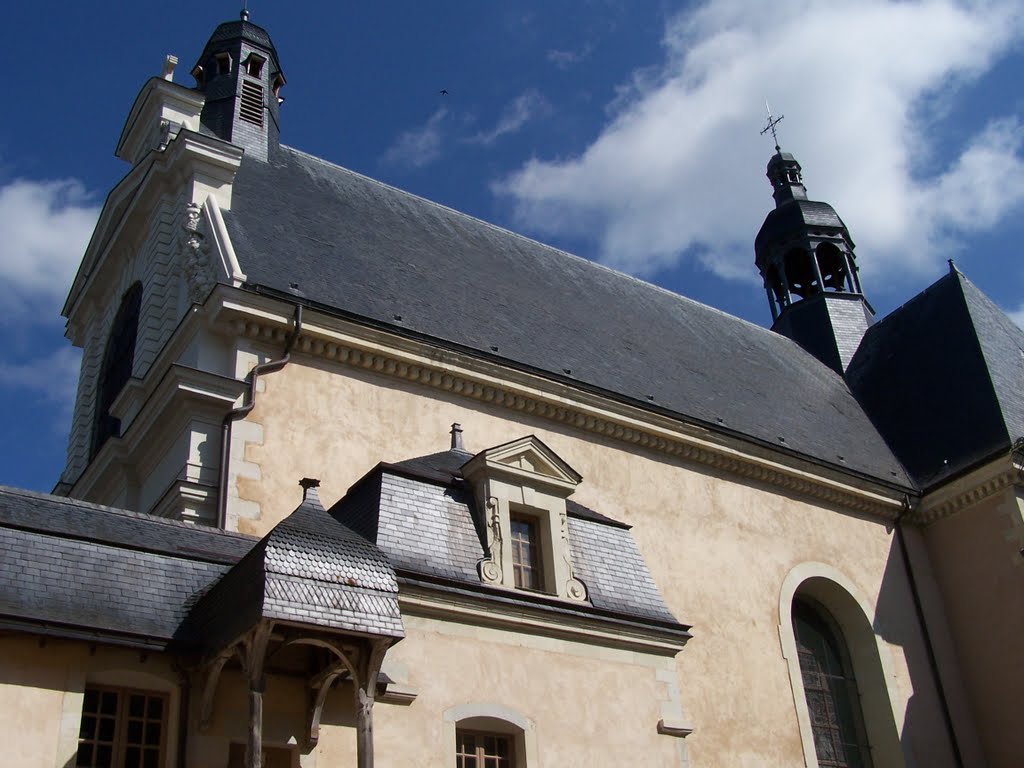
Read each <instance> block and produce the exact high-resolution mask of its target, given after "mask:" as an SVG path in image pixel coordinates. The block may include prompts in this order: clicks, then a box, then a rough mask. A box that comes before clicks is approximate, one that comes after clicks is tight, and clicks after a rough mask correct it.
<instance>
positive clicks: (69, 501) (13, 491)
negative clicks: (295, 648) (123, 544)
mask: <svg viewBox="0 0 1024 768" xmlns="http://www.w3.org/2000/svg"><path fill="white" fill-rule="evenodd" d="M4 495H10V496H21V497H23V498H29V499H36V500H39V501H47V502H50V503H56V504H63V505H66V506H70V507H74V508H76V509H86V510H92V511H96V512H106V513H109V514H113V515H117V516H119V517H126V518H132V519H136V520H144V521H146V522H147V523H150V524H152V523H159V524H161V525H167V526H170V527H172V528H183V529H185V530H188V531H193V532H196V533H200V534H211V535H215V536H228V537H230V538H236V539H242V540H244V541H255V540H258V538H259V537H257V536H250V535H249V534H245V533H239V532H237V531H226V530H224V529H221V528H213V527H208V526H198V525H195V524H194V523H188V522H185V521H184V520H173V519H171V518H169V517H160V516H158V515H151V514H149V513H147V512H135V511H133V510H130V509H122V508H120V507H111V506H107V505H105V504H96V503H95V502H91V501H83V500H81V499H73V498H71V497H70V496H57V495H54V494H52V493H43V492H41V491H32V490H28V489H27V488H15V487H14V486H10V485H0V496H4Z"/></svg>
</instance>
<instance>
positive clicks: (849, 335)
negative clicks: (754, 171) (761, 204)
mask: <svg viewBox="0 0 1024 768" xmlns="http://www.w3.org/2000/svg"><path fill="white" fill-rule="evenodd" d="M766 130H767V129H766ZM768 180H769V181H771V184H772V197H774V198H775V210H773V211H771V212H769V214H768V216H767V217H766V218H765V220H764V224H762V225H761V230H760V231H759V232H758V233H757V238H756V239H755V240H754V253H755V254H756V258H755V262H754V263H755V264H756V265H757V268H758V270H759V271H760V273H761V277H762V279H763V280H764V287H765V292H766V293H767V295H768V305H769V307H770V308H771V312H772V330H773V331H776V332H777V333H781V334H782V335H783V336H788V337H789V338H791V339H793V340H794V341H795V342H797V343H798V344H799V345H800V346H802V347H803V348H804V349H806V350H807V351H808V352H810V353H811V354H812V355H814V356H815V357H817V358H818V359H819V360H821V362H823V363H825V365H827V366H829V367H830V368H832V369H833V370H834V371H836V372H837V373H839V374H843V372H844V371H845V370H846V366H847V365H849V363H850V360H851V359H852V358H853V355H854V353H855V352H856V351H857V347H858V345H859V344H860V341H861V339H862V338H863V337H864V333H865V332H866V331H867V329H868V326H869V325H871V323H872V321H873V319H874V310H873V309H872V308H871V305H870V304H869V303H868V301H867V299H865V298H864V292H863V290H862V289H861V284H860V277H859V275H858V274H857V261H856V257H855V256H854V253H853V248H854V244H853V239H852V238H851V237H850V232H849V230H847V228H846V225H845V224H844V223H843V220H842V219H840V218H839V215H838V214H837V213H836V212H835V210H834V209H833V208H832V206H831V205H829V204H828V203H819V202H815V201H813V200H808V199H807V189H806V187H805V186H804V180H803V171H802V169H801V167H800V163H798V162H797V160H796V158H795V157H793V155H791V154H789V153H788V152H783V151H782V150H781V149H779V147H778V145H776V147H775V154H774V155H772V158H771V159H770V160H769V161H768Z"/></svg>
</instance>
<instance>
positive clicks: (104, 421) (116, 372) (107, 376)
mask: <svg viewBox="0 0 1024 768" xmlns="http://www.w3.org/2000/svg"><path fill="white" fill-rule="evenodd" d="M141 308H142V283H135V284H134V285H133V286H132V287H131V288H129V289H128V290H127V292H126V293H125V295H124V298H122V299H121V306H120V308H119V309H118V310H117V315H116V316H115V317H114V324H113V326H112V327H111V329H110V336H108V337H107V348H106V350H105V351H104V352H103V366H102V367H101V368H100V377H99V382H98V383H97V385H96V413H95V416H94V420H93V430H92V444H91V447H90V451H89V458H90V459H91V458H92V457H94V456H95V455H96V454H97V453H98V452H99V450H100V448H102V447H103V444H104V443H105V442H106V441H107V438H109V437H116V436H120V434H121V420H120V419H116V418H114V417H113V416H111V415H110V406H111V405H113V404H114V400H116V399H117V396H118V395H119V394H121V390H122V389H124V385H125V384H127V383H128V379H130V378H131V376H132V365H133V364H134V362H135V338H136V336H137V334H138V330H139V310H140V309H141Z"/></svg>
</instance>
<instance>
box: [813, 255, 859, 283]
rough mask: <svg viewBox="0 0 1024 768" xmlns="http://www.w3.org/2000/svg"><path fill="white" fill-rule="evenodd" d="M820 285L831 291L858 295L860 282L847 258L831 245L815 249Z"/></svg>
mask: <svg viewBox="0 0 1024 768" xmlns="http://www.w3.org/2000/svg"><path fill="white" fill-rule="evenodd" d="M815 256H816V257H817V260H818V267H819V268H820V270H821V277H822V283H823V285H824V287H825V288H826V289H828V290H831V291H837V292H844V291H845V292H848V293H860V292H861V290H860V280H859V279H858V277H857V273H856V272H855V271H854V269H853V266H852V263H851V260H850V258H849V256H848V255H847V254H846V253H844V252H843V251H841V250H840V249H839V248H838V247H836V246H835V244H833V243H821V244H820V245H818V247H817V248H816V249H815Z"/></svg>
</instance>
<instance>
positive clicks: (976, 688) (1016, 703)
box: [925, 488, 1024, 768]
mask: <svg viewBox="0 0 1024 768" xmlns="http://www.w3.org/2000/svg"><path fill="white" fill-rule="evenodd" d="M1022 510H1024V498H1022V497H1021V495H1020V493H1019V492H1018V491H1016V490H1015V489H1014V488H1008V489H1005V490H1004V491H1002V492H1001V493H1000V494H998V495H995V496H991V497H989V498H988V499H985V500H984V501H982V502H980V503H978V504H976V505H974V506H972V507H970V508H968V509H965V510H963V511H961V512H959V513H957V514H955V515H952V516H950V517H947V518H944V519H943V520H940V521H938V522H936V523H934V524H932V525H931V526H929V527H928V528H927V529H926V530H925V540H926V542H927V546H928V552H929V555H930V557H931V559H932V562H933V563H934V566H935V577H936V579H937V580H938V582H939V584H940V585H941V589H942V594H943V596H944V599H945V609H946V614H947V616H948V617H949V624H950V629H951V631H952V635H953V642H954V644H955V646H956V649H957V657H958V658H959V661H960V664H961V666H962V668H963V672H964V675H963V677H964V681H965V686H966V688H967V695H968V699H969V702H970V708H971V710H972V711H973V714H974V720H975V722H976V723H977V724H978V736H979V738H980V739H981V742H982V747H983V749H984V751H985V757H986V760H987V763H988V765H991V766H1006V768H1010V766H1017V765H1019V764H1020V760H1021V755H1022V754H1024V730H1022V729H1021V727H1020V711H1021V706H1020V691H1021V688H1022V686H1024V656H1022V655H1021V643H1022V638H1024V602H1022V596H1024V557H1021V547H1022V546H1024V514H1022Z"/></svg>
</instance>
